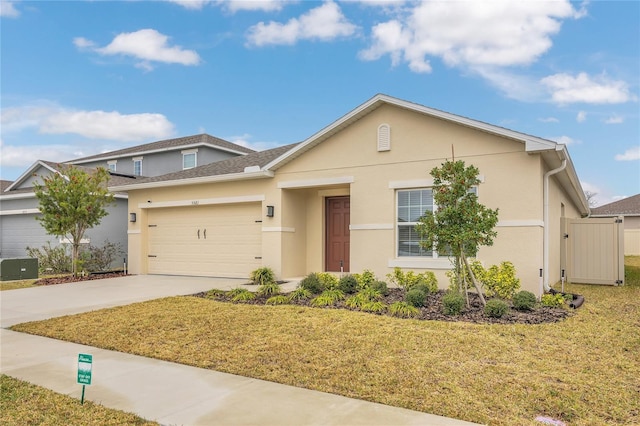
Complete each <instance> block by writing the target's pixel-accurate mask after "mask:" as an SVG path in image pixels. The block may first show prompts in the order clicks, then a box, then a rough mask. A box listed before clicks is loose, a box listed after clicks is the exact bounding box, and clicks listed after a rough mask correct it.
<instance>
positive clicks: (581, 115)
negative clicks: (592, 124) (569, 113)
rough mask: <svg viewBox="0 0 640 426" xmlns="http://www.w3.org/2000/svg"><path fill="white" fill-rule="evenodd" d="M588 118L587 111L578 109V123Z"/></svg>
mask: <svg viewBox="0 0 640 426" xmlns="http://www.w3.org/2000/svg"><path fill="white" fill-rule="evenodd" d="M586 119H587V113H586V112H584V111H578V115H576V121H577V122H578V123H584V121H585V120H586Z"/></svg>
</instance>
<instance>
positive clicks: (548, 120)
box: [538, 117, 560, 123]
mask: <svg viewBox="0 0 640 426" xmlns="http://www.w3.org/2000/svg"><path fill="white" fill-rule="evenodd" d="M538 121H541V122H543V123H559V122H560V120H558V119H557V118H555V117H545V118H539V119H538Z"/></svg>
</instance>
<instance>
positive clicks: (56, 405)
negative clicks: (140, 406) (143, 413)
mask: <svg viewBox="0 0 640 426" xmlns="http://www.w3.org/2000/svg"><path fill="white" fill-rule="evenodd" d="M0 390H1V392H0V424H3V425H47V426H48V425H51V426H54V425H61V426H71V425H83V426H84V425H96V426H103V425H114V426H115V425H157V423H155V422H148V421H146V420H144V419H142V418H140V417H138V416H136V415H134V414H129V413H125V412H122V411H118V410H112V409H110V408H106V407H103V406H102V405H99V404H95V403H93V402H91V401H85V402H84V405H80V401H78V400H77V399H74V398H71V397H69V396H67V395H61V394H59V393H55V392H53V391H51V390H48V389H45V388H42V387H40V386H36V385H32V384H30V383H27V382H23V381H22V380H18V379H14V378H13V377H9V376H5V375H4V374H3V375H0Z"/></svg>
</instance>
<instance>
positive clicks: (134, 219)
mask: <svg viewBox="0 0 640 426" xmlns="http://www.w3.org/2000/svg"><path fill="white" fill-rule="evenodd" d="M135 221H136V214H135V213H129V222H131V223H134V222H135Z"/></svg>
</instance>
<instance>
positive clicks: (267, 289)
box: [258, 281, 280, 296]
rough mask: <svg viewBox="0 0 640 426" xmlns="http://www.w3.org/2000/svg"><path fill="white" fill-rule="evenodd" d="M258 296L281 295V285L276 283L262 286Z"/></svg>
mask: <svg viewBox="0 0 640 426" xmlns="http://www.w3.org/2000/svg"><path fill="white" fill-rule="evenodd" d="M258 294H259V295H261V296H275V295H277V294H280V285H279V284H278V283H276V282H275V281H273V282H270V283H266V284H262V285H261V286H260V287H258Z"/></svg>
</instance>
